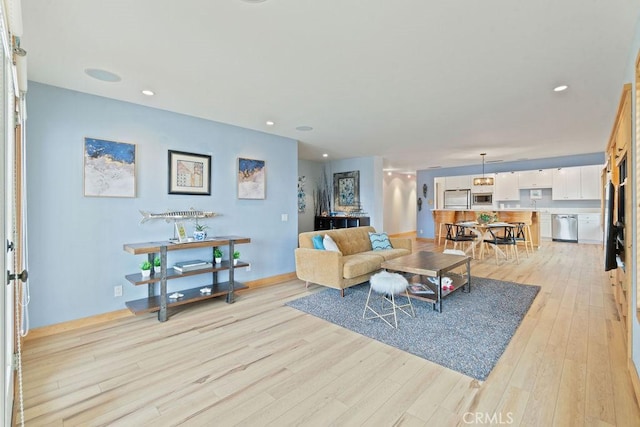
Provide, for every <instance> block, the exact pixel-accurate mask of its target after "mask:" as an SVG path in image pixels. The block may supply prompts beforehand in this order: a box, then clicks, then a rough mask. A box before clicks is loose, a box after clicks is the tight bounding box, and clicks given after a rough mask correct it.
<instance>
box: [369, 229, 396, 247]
mask: <svg viewBox="0 0 640 427" xmlns="http://www.w3.org/2000/svg"><path fill="white" fill-rule="evenodd" d="M369 239H371V248H372V249H373V250H374V251H381V250H383V249H393V246H391V242H390V241H389V236H387V233H369Z"/></svg>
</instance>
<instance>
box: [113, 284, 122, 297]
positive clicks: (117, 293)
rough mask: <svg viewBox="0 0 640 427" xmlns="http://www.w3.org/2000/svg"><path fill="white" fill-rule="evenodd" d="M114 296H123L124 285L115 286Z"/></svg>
mask: <svg viewBox="0 0 640 427" xmlns="http://www.w3.org/2000/svg"><path fill="white" fill-rule="evenodd" d="M113 296H114V297H121V296H122V285H116V286H114V287H113Z"/></svg>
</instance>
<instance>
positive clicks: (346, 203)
mask: <svg viewBox="0 0 640 427" xmlns="http://www.w3.org/2000/svg"><path fill="white" fill-rule="evenodd" d="M333 202H334V203H333V209H334V210H336V211H347V212H349V211H351V210H352V209H353V208H354V207H358V206H360V171H351V172H340V173H334V174H333Z"/></svg>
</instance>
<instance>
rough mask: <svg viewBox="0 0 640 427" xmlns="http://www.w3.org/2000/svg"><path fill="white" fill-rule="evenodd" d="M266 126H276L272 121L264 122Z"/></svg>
mask: <svg viewBox="0 0 640 427" xmlns="http://www.w3.org/2000/svg"><path fill="white" fill-rule="evenodd" d="M266 124H267V126H273V125H275V124H276V122H274V121H273V120H267V121H266Z"/></svg>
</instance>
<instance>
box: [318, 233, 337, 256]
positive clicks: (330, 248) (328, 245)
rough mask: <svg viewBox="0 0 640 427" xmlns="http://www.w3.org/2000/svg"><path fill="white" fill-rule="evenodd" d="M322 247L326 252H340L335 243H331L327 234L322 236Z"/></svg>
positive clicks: (331, 240)
mask: <svg viewBox="0 0 640 427" xmlns="http://www.w3.org/2000/svg"><path fill="white" fill-rule="evenodd" d="M322 245H323V246H324V248H325V250H327V251H334V252H340V248H339V247H338V245H336V242H334V241H333V239H332V238H331V236H329V235H328V234H325V235H324V239H322Z"/></svg>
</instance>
